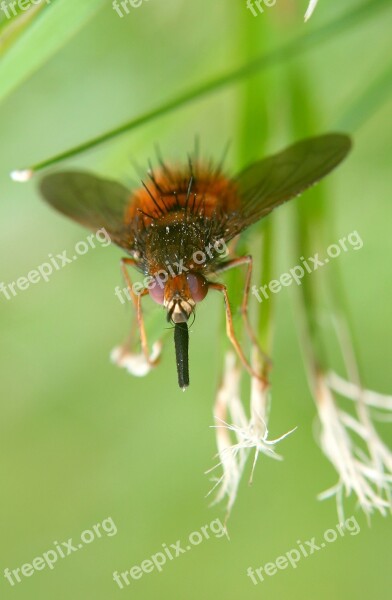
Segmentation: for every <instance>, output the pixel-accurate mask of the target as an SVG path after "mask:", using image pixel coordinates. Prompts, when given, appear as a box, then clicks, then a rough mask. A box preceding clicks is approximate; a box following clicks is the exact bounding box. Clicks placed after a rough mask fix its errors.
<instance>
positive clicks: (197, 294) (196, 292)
mask: <svg viewBox="0 0 392 600" xmlns="http://www.w3.org/2000/svg"><path fill="white" fill-rule="evenodd" d="M186 280H187V282H188V287H189V291H190V293H191V296H192V299H193V300H194V301H195V302H201V301H202V300H204V298H205V297H206V295H207V292H208V283H207V281H206V280H205V279H204V277H203V276H202V275H187V276H186Z"/></svg>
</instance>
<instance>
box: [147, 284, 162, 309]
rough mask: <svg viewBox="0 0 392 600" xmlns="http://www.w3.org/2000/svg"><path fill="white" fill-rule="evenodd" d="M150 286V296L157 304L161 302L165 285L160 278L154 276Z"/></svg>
mask: <svg viewBox="0 0 392 600" xmlns="http://www.w3.org/2000/svg"><path fill="white" fill-rule="evenodd" d="M150 285H151V287H149V288H148V293H149V294H150V296H151V298H152V299H153V300H154V302H156V303H157V304H163V303H164V300H165V285H164V283H163V282H162V279H159V278H157V277H156V278H155V279H154V281H152V282H151V283H150Z"/></svg>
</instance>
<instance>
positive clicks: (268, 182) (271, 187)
mask: <svg viewBox="0 0 392 600" xmlns="http://www.w3.org/2000/svg"><path fill="white" fill-rule="evenodd" d="M350 148H351V140H350V138H349V137H348V136H346V135H343V134H338V133H332V134H328V135H322V136H319V137H314V138H308V139H305V140H302V141H300V142H298V143H296V144H294V145H293V146H289V148H287V149H286V150H283V151H282V152H280V153H279V154H275V155H273V156H270V157H268V158H265V159H263V160H261V161H259V162H256V163H254V164H252V165H250V166H249V167H247V168H246V169H244V170H243V171H242V172H241V173H239V175H237V177H236V178H235V180H234V181H235V183H236V184H237V189H238V192H239V196H240V202H239V207H238V211H236V215H233V218H232V219H231V223H230V222H229V223H228V229H229V230H230V234H229V235H230V237H233V236H234V235H237V234H238V233H240V232H241V231H242V230H243V229H245V227H248V226H249V225H251V224H252V223H255V222H256V221H258V220H259V219H262V218H263V217H265V216H266V215H268V213H270V212H271V210H272V209H274V208H275V207H276V206H279V205H280V204H283V202H286V201H287V200H290V198H294V197H295V196H298V194H301V192H303V191H304V190H306V189H307V188H309V187H310V186H312V185H313V184H315V183H316V182H317V181H319V180H320V179H322V178H323V177H325V175H327V174H328V173H330V172H331V171H332V170H333V169H334V168H335V167H336V166H337V165H338V164H339V163H340V162H341V161H342V160H343V159H344V158H345V156H346V155H347V154H348V152H349V150H350Z"/></svg>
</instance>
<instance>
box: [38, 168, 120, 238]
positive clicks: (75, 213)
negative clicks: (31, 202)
mask: <svg viewBox="0 0 392 600" xmlns="http://www.w3.org/2000/svg"><path fill="white" fill-rule="evenodd" d="M40 191H41V194H42V196H43V198H44V199H45V200H46V201H47V202H48V203H49V204H50V205H51V206H53V208H55V209H56V210H58V211H60V212H61V213H63V214H64V215H66V216H67V217H70V218H71V219H73V220H74V221H77V222H78V223H81V225H84V226H85V227H88V228H89V229H92V230H94V231H97V230H98V229H101V228H102V227H104V228H105V229H106V231H107V233H108V234H109V236H110V238H111V239H112V241H113V242H114V243H116V244H118V245H119V246H122V247H123V248H126V249H129V248H130V244H131V240H129V228H128V227H126V225H125V223H124V215H125V211H126V208H127V206H128V205H129V202H130V197H131V192H130V191H129V190H127V189H126V188H125V187H124V186H123V185H121V184H120V183H118V182H116V181H112V180H108V179H101V178H100V177H96V176H95V175H90V174H89V173H84V172H82V171H68V172H62V173H54V174H52V175H47V176H46V177H44V178H43V179H42V180H41V182H40Z"/></svg>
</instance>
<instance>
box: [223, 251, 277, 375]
mask: <svg viewBox="0 0 392 600" xmlns="http://www.w3.org/2000/svg"><path fill="white" fill-rule="evenodd" d="M242 265H246V267H247V268H246V279H245V286H244V293H243V297H242V303H241V315H242V318H243V320H244V324H245V328H246V331H247V333H248V336H249V338H250V340H251V342H252V344H253V345H254V346H255V347H256V348H257V349H258V351H259V353H260V355H261V356H262V358H263V360H264V362H265V364H266V368H267V370H269V369H270V368H271V366H272V362H271V359H270V357H269V356H268V354H266V353H265V352H264V350H263V349H262V348H261V346H260V344H259V341H258V339H257V338H256V336H255V334H254V332H253V328H252V326H251V324H250V322H249V311H248V303H249V290H250V284H251V280H252V268H253V258H252V256H250V255H247V256H241V257H239V258H233V259H232V260H229V261H227V262H226V263H223V264H222V265H221V266H220V267H218V269H217V270H216V271H215V272H214V273H215V274H216V275H219V274H220V273H224V272H225V271H228V270H229V269H235V268H236V267H240V266H242Z"/></svg>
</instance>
